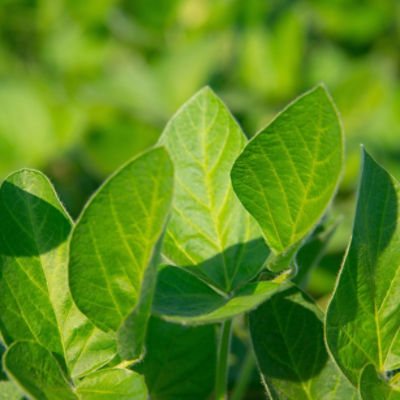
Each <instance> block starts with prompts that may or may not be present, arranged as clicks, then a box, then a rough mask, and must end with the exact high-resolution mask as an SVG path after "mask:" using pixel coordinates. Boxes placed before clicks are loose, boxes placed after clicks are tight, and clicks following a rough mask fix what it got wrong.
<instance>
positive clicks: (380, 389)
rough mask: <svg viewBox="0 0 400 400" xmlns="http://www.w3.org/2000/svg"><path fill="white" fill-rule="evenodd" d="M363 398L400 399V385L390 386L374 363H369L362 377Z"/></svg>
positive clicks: (364, 399)
mask: <svg viewBox="0 0 400 400" xmlns="http://www.w3.org/2000/svg"><path fill="white" fill-rule="evenodd" d="M360 394H361V398H362V400H378V399H379V400H400V387H397V388H396V387H394V386H390V384H389V383H388V382H387V380H386V379H385V377H384V376H381V375H380V374H379V373H378V372H377V371H376V369H375V367H374V366H373V365H372V364H368V365H367V366H366V367H365V368H364V370H363V372H362V374H361V379H360Z"/></svg>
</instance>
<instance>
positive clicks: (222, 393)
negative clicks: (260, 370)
mask: <svg viewBox="0 0 400 400" xmlns="http://www.w3.org/2000/svg"><path fill="white" fill-rule="evenodd" d="M231 336H232V319H229V320H226V321H224V322H223V323H222V324H221V330H220V338H219V343H218V353H217V371H216V372H217V375H216V380H215V400H226V392H227V379H228V356H229V353H230V348H231Z"/></svg>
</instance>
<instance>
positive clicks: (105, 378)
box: [76, 368, 147, 400]
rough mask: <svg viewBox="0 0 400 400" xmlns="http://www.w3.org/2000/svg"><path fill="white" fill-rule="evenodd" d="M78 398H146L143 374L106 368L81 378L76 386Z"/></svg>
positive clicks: (141, 399)
mask: <svg viewBox="0 0 400 400" xmlns="http://www.w3.org/2000/svg"><path fill="white" fill-rule="evenodd" d="M76 393H77V394H78V395H79V399H80V400H146V399H147V389H146V385H145V384H144V379H143V376H141V375H139V374H137V373H135V372H133V371H130V370H128V369H122V368H106V369H102V370H100V371H97V372H94V373H92V374H90V375H88V376H86V377H85V378H84V379H82V380H81V381H80V382H79V383H78V384H77V388H76Z"/></svg>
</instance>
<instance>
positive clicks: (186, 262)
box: [160, 88, 268, 292]
mask: <svg viewBox="0 0 400 400" xmlns="http://www.w3.org/2000/svg"><path fill="white" fill-rule="evenodd" d="M160 143H161V144H163V145H165V146H166V148H167V149H168V150H169V152H170V154H171V157H172V159H173V162H174V165H175V168H176V175H175V176H176V189H175V194H174V201H173V211H172V215H171V219H170V221H169V224H168V229H167V232H166V237H165V245H164V254H165V256H166V257H167V259H168V260H169V261H171V262H172V263H174V264H176V265H178V266H180V267H185V268H188V269H190V270H191V271H192V272H193V273H195V274H197V275H198V276H200V277H201V278H202V279H204V280H206V281H207V282H209V283H211V284H212V285H214V286H216V287H217V288H219V289H221V290H223V291H225V292H229V291H230V290H231V289H235V288H236V287H238V286H239V285H241V284H243V283H245V282H247V281H248V280H249V279H251V278H252V277H254V276H255V275H256V274H257V272H258V271H259V270H260V269H261V268H262V266H263V263H264V261H265V259H266V257H267V255H268V250H267V247H266V245H265V243H264V242H263V240H262V239H261V238H260V236H261V232H260V230H259V228H258V227H257V224H256V223H255V222H254V220H253V219H252V218H251V216H250V215H249V214H248V213H247V212H246V210H245V209H244V208H243V206H242V205H241V204H240V202H239V201H238V199H237V198H236V195H235V194H234V192H233V190H232V185H231V181H230V176H229V174H230V170H231V168H232V165H233V162H234V161H235V159H236V157H237V156H238V155H239V153H240V152H241V150H242V149H243V147H244V145H245V136H244V134H243V132H242V131H241V129H240V127H239V126H238V124H237V123H236V121H235V120H234V119H233V117H232V115H231V114H230V113H229V111H228V109H227V108H226V106H225V105H224V104H223V103H222V102H221V100H220V99H219V98H218V97H217V96H216V95H215V94H214V93H213V92H212V91H211V90H210V89H209V88H204V89H202V90H201V91H200V92H198V93H197V94H196V95H195V96H194V97H192V98H191V99H190V100H189V101H188V102H187V103H186V104H185V105H184V106H183V107H182V108H181V109H180V110H179V111H178V112H177V113H176V114H175V116H174V117H173V118H172V119H171V121H170V122H169V123H168V125H167V127H166V128H165V131H164V132H163V134H162V136H161V138H160Z"/></svg>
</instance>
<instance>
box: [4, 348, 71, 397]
mask: <svg viewBox="0 0 400 400" xmlns="http://www.w3.org/2000/svg"><path fill="white" fill-rule="evenodd" d="M3 362H4V366H5V369H6V371H7V373H8V374H9V375H10V376H11V377H12V378H13V379H14V380H15V381H16V382H18V383H19V385H20V386H21V387H22V388H23V389H24V391H26V392H27V393H28V394H29V395H30V396H32V397H33V398H35V399H37V400H53V399H57V400H78V397H77V396H76V395H75V394H74V392H73V389H72V387H71V385H70V383H69V382H68V381H67V379H66V377H65V375H64V373H63V371H62V368H61V366H60V365H59V363H58V362H57V360H56V358H55V357H54V356H53V355H52V354H51V353H50V352H49V351H48V350H47V349H46V348H45V347H43V346H41V345H40V344H38V343H36V342H27V341H26V342H15V343H14V344H12V345H11V346H10V347H9V349H8V350H7V351H6V353H5V355H4V361H3Z"/></svg>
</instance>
